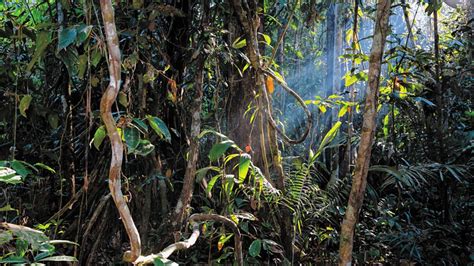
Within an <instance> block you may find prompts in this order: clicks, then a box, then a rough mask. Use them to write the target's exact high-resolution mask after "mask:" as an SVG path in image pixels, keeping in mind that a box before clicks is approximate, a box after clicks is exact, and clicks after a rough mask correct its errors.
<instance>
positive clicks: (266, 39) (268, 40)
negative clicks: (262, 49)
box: [262, 33, 272, 45]
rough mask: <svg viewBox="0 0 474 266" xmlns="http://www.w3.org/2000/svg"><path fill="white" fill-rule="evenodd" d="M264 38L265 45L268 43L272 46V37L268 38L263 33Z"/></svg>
mask: <svg viewBox="0 0 474 266" xmlns="http://www.w3.org/2000/svg"><path fill="white" fill-rule="evenodd" d="M262 36H263V39H264V40H265V43H267V44H268V45H270V44H271V43H272V38H270V36H268V35H267V34H263V33H262Z"/></svg>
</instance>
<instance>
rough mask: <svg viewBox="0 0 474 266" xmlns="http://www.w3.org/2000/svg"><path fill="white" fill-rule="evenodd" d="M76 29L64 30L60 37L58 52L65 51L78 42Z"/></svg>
mask: <svg viewBox="0 0 474 266" xmlns="http://www.w3.org/2000/svg"><path fill="white" fill-rule="evenodd" d="M76 36H77V30H76V27H70V28H66V29H63V30H61V31H60V32H59V35H58V51H60V50H62V49H65V48H66V47H68V46H69V45H70V44H72V43H73V42H74V41H75V40H76Z"/></svg>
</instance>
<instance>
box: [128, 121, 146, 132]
mask: <svg viewBox="0 0 474 266" xmlns="http://www.w3.org/2000/svg"><path fill="white" fill-rule="evenodd" d="M132 121H133V123H134V124H136V125H137V126H138V127H139V129H141V130H143V132H144V133H148V126H147V124H145V122H143V121H142V120H141V119H138V118H133V119H132Z"/></svg>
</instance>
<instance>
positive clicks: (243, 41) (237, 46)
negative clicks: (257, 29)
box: [232, 37, 247, 49]
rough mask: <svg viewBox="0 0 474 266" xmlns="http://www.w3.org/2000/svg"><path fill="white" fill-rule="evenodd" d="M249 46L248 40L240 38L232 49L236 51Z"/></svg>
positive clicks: (233, 44)
mask: <svg viewBox="0 0 474 266" xmlns="http://www.w3.org/2000/svg"><path fill="white" fill-rule="evenodd" d="M245 46H247V40H246V39H241V38H240V37H239V38H237V39H236V40H235V41H234V42H233V43H232V48H234V49H240V48H242V47H245Z"/></svg>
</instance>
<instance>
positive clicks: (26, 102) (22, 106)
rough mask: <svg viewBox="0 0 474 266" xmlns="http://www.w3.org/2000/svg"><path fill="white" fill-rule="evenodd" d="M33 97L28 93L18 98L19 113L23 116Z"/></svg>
mask: <svg viewBox="0 0 474 266" xmlns="http://www.w3.org/2000/svg"><path fill="white" fill-rule="evenodd" d="M32 99H33V97H32V96H31V95H29V94H27V95H25V96H23V97H22V98H21V100H20V106H19V108H20V114H21V115H22V116H24V117H26V110H28V108H29V107H30V103H31V100H32Z"/></svg>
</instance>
